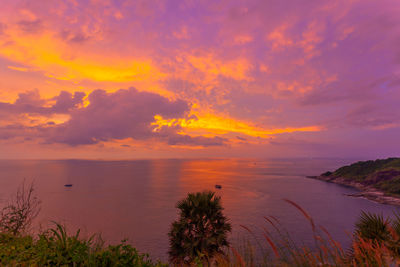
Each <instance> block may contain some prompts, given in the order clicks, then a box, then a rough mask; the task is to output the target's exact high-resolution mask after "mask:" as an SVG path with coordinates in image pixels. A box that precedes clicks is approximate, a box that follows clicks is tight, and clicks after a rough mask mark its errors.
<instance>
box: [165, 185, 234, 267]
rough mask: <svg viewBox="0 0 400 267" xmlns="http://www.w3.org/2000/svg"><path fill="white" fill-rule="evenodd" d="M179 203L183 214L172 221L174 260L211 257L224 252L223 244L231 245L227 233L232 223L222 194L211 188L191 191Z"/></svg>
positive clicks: (191, 260) (171, 252)
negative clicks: (196, 191) (191, 192)
mask: <svg viewBox="0 0 400 267" xmlns="http://www.w3.org/2000/svg"><path fill="white" fill-rule="evenodd" d="M176 207H177V208H178V209H179V210H180V217H179V219H178V220H177V221H175V222H173V223H172V227H171V231H170V232H169V234H168V235H169V238H170V249H169V257H170V261H171V262H172V263H175V264H182V263H185V264H187V263H192V262H194V260H195V259H201V260H207V261H209V260H210V259H211V258H212V257H213V256H215V255H216V254H219V253H223V251H222V248H223V247H225V246H228V245H229V243H228V241H227V235H228V233H229V232H230V231H231V225H230V223H229V222H228V219H227V218H226V217H225V216H224V215H223V213H222V211H223V208H222V206H221V198H220V197H217V196H215V193H214V192H211V191H205V192H202V193H200V192H198V193H193V194H188V196H187V197H186V198H185V199H183V200H181V201H179V202H178V203H177V205H176Z"/></svg>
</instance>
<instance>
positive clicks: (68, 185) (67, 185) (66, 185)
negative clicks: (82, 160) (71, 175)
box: [64, 184, 72, 187]
mask: <svg viewBox="0 0 400 267" xmlns="http://www.w3.org/2000/svg"><path fill="white" fill-rule="evenodd" d="M64 186H65V187H72V184H65V185H64Z"/></svg>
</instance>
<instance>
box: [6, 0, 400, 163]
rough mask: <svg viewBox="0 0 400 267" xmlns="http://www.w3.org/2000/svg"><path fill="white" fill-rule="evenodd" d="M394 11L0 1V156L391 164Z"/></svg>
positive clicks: (399, 74)
mask: <svg viewBox="0 0 400 267" xmlns="http://www.w3.org/2000/svg"><path fill="white" fill-rule="evenodd" d="M399 136H400V1H398V0H373V1H372V0H343V1H341V0H338V1H334V0H332V1H321V0H290V1H289V0H260V1H255V0H254V1H251V0H248V1H235V0H230V1H226V0H212V1H211V0H210V1H207V0H199V1H194V0H180V1H172V0H171V1H168V0H155V1H151V0H135V1H133V0H79V1H78V0H40V1H36V0H1V8H0V158H3V159H6V158H12V159H30V158H32V159H36V158H37V159H39V158H42V159H55V158H57V159H58V158H86V159H137V158H193V157H247V158H273V157H278V158H281V157H359V158H377V157H389V156H399V154H400V140H399Z"/></svg>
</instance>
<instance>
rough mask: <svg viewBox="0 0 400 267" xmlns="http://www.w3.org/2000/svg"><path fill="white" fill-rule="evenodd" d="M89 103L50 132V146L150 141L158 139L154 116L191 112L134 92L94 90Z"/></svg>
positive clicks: (174, 103) (185, 106)
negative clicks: (51, 144)
mask: <svg viewBox="0 0 400 267" xmlns="http://www.w3.org/2000/svg"><path fill="white" fill-rule="evenodd" d="M88 99H89V102H90V104H89V105H88V106H87V107H85V108H80V109H77V110H74V111H73V112H71V113H70V115H71V119H70V120H69V121H67V122H66V123H64V124H61V125H58V126H57V127H55V128H54V129H53V133H52V135H51V137H50V138H48V141H49V142H56V143H65V144H68V145H84V144H95V143H98V142H100V141H107V140H112V139H125V138H133V139H137V140H144V139H149V138H152V137H157V133H156V132H154V131H153V129H154V125H152V123H154V122H155V119H154V116H155V115H161V116H162V117H163V118H166V119H172V118H181V117H184V116H185V115H186V113H187V112H188V111H189V110H190V107H189V105H188V103H186V102H184V101H182V100H175V101H171V100H169V99H167V98H165V97H163V96H160V95H157V94H154V93H147V92H139V91H137V90H136V89H134V88H130V89H127V90H122V89H121V90H118V91H116V92H115V93H107V92H106V91H104V90H95V91H93V92H92V93H91V94H90V95H89V97H88Z"/></svg>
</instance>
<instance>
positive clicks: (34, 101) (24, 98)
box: [0, 89, 86, 115]
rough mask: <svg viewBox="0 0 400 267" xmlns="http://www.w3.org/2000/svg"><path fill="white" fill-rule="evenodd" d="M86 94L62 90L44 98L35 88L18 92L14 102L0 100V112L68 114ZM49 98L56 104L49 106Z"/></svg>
mask: <svg viewBox="0 0 400 267" xmlns="http://www.w3.org/2000/svg"><path fill="white" fill-rule="evenodd" d="M85 95H86V94H85V93H82V92H75V93H74V95H72V94H71V93H69V92H66V91H61V92H60V94H59V95H58V96H56V97H54V98H53V99H43V98H41V96H40V94H39V91H38V90H37V89H35V90H31V91H28V92H25V93H20V94H18V98H17V100H16V101H15V102H14V103H6V102H0V112H1V113H6V114H7V113H11V114H41V115H50V114H56V113H58V114H66V113H68V112H69V111H70V110H72V109H74V108H77V107H78V106H79V105H80V104H82V103H83V102H82V101H83V98H84V97H85ZM49 100H53V101H55V104H54V105H52V106H50V107H47V106H46V104H47V103H48V102H49Z"/></svg>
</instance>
